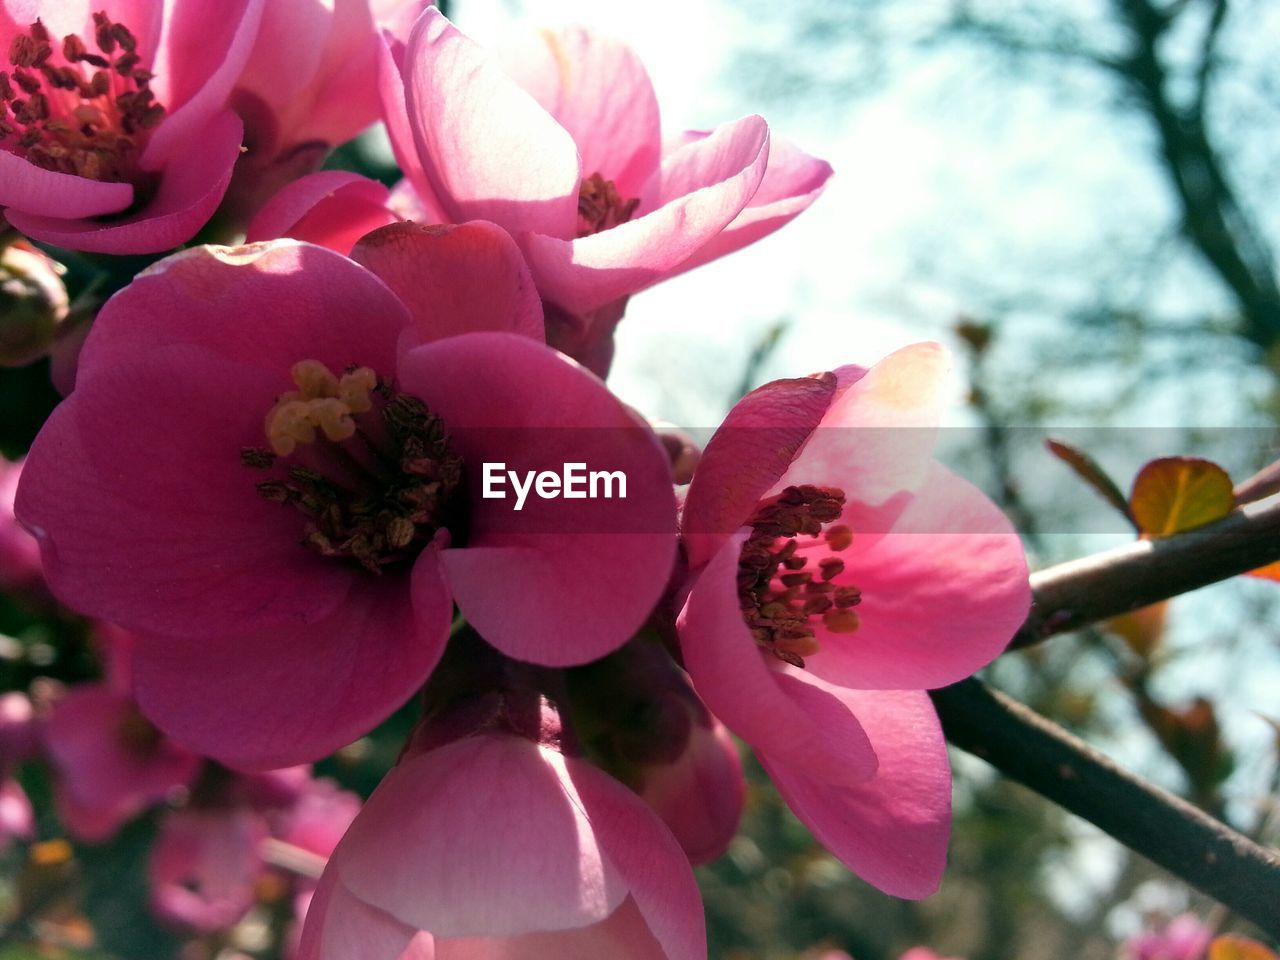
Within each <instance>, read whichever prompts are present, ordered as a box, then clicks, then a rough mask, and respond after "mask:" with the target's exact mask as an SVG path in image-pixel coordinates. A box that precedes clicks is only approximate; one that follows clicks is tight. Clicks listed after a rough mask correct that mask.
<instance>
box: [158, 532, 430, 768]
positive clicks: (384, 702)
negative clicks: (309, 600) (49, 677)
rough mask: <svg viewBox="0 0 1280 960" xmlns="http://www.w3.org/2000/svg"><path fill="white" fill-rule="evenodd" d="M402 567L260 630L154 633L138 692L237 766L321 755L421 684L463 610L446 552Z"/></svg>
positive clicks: (169, 721) (177, 733) (185, 736)
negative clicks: (317, 617) (329, 608)
mask: <svg viewBox="0 0 1280 960" xmlns="http://www.w3.org/2000/svg"><path fill="white" fill-rule="evenodd" d="M408 579H409V578H408V577H406V576H404V575H399V576H396V575H390V574H388V575H384V576H383V577H381V578H377V579H375V578H373V577H362V578H361V579H360V580H358V581H357V582H356V583H355V584H354V586H353V587H352V590H351V593H350V595H349V596H348V597H347V598H346V600H345V602H344V603H343V604H342V605H341V606H340V607H339V608H338V609H337V610H335V611H334V612H333V613H332V614H331V615H330V616H329V617H327V618H325V619H324V620H321V621H318V622H316V623H312V624H309V625H305V626H284V627H279V628H274V629H271V630H268V631H262V632H261V633H256V634H248V635H245V634H240V635H227V636H218V637H213V638H210V637H201V638H198V639H193V640H180V639H176V638H171V637H145V638H143V640H142V643H141V644H140V646H139V649H138V655H137V658H136V661H135V670H136V685H137V696H138V702H139V704H140V705H141V706H142V708H143V710H144V711H145V712H146V714H147V716H149V717H150V718H151V719H152V720H153V721H154V722H155V723H156V725H157V726H159V727H160V728H161V729H163V730H164V731H165V732H167V733H169V734H170V735H171V736H172V737H173V738H174V739H176V740H178V741H180V742H182V743H185V744H187V745H188V746H190V747H191V748H192V749H194V750H196V751H198V752H199V753H202V754H204V755H206V756H211V757H215V758H217V759H218V760H220V761H221V762H223V763H225V764H227V765H228V766H233V767H239V768H245V769H258V770H265V769H269V768H272V767H283V766H288V765H291V764H294V763H303V762H308V761H312V760H318V759H320V758H321V757H324V756H326V755H328V754H330V753H332V752H333V751H334V750H336V749H338V748H339V747H342V746H345V745H346V744H348V743H351V742H352V741H354V740H356V739H357V738H358V737H360V736H361V735H363V734H365V733H367V732H369V731H370V730H372V729H373V728H374V727H375V726H377V725H378V724H379V723H380V722H381V721H382V720H384V719H386V717H387V716H389V715H390V714H391V713H392V712H393V711H395V710H396V709H398V708H399V707H400V706H401V705H402V704H404V702H405V701H406V700H408V699H409V698H410V697H411V696H413V694H414V693H415V692H416V691H417V689H418V688H419V687H421V686H422V684H423V682H424V681H425V680H426V678H427V676H428V675H429V674H430V673H431V670H432V668H433V667H435V665H436V662H437V661H438V660H439V659H440V654H441V653H442V652H443V650H444V644H445V640H446V639H447V637H448V632H449V621H450V618H451V615H452V612H453V607H452V604H451V603H450V601H449V595H448V592H447V591H446V590H445V588H444V584H443V580H442V578H441V576H440V570H439V559H438V553H437V551H435V550H434V549H429V550H427V551H426V552H424V553H423V554H422V555H421V556H420V557H419V558H418V561H417V563H416V565H415V567H414V571H413V574H412V589H411V588H410V584H409V582H408Z"/></svg>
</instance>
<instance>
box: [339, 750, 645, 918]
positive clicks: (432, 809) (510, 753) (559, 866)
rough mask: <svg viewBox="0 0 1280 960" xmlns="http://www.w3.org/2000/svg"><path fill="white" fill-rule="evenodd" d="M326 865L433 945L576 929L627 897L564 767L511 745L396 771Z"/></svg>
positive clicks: (451, 753)
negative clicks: (455, 939) (430, 938)
mask: <svg viewBox="0 0 1280 960" xmlns="http://www.w3.org/2000/svg"><path fill="white" fill-rule="evenodd" d="M593 772H594V771H593ZM596 776H598V777H603V776H604V775H603V774H599V773H596ZM637 802H638V801H637ZM513 810H518V811H519V816H512V815H511V812H512V811H513ZM647 816H650V817H651V816H652V815H651V814H647ZM407 838H412V840H411V842H412V848H411V854H412V855H406V854H407V853H408V852H409V851H407V850H406V841H407ZM330 865H331V869H334V870H336V872H337V875H338V877H339V879H340V881H341V882H342V883H343V884H344V885H345V886H346V887H347V888H348V889H349V890H350V891H351V892H352V893H353V894H355V895H356V896H357V897H359V898H360V899H362V900H364V901H365V902H366V903H369V904H371V905H373V906H375V907H377V908H379V909H382V910H385V911H387V912H388V913H390V914H391V915H392V916H394V917H396V918H397V919H398V920H400V921H402V922H404V923H406V924H408V925H409V926H411V927H416V928H418V929H420V930H427V931H430V932H431V933H432V934H433V935H434V936H436V937H466V936H480V935H483V936H512V935H517V934H522V933H528V932H531V931H535V930H560V929H564V928H574V927H581V926H584V925H586V924H589V923H594V922H596V921H598V920H601V919H603V918H605V917H607V916H608V915H609V914H610V913H612V912H613V911H614V910H615V909H616V908H617V907H618V905H619V904H620V903H621V902H622V901H623V899H624V898H625V897H626V895H627V885H626V883H625V881H624V879H623V877H622V875H621V874H620V873H619V871H618V869H617V867H615V866H614V864H613V862H612V861H611V859H610V858H608V857H606V856H605V855H604V854H603V853H602V851H601V850H600V849H599V847H598V846H597V843H596V840H595V837H594V833H593V823H592V820H591V819H590V817H589V813H588V812H587V811H586V810H584V808H583V805H582V798H581V797H580V796H579V790H578V789H577V788H576V787H575V786H574V783H573V781H572V780H571V779H570V776H569V772H568V770H567V769H566V761H565V759H564V758H563V757H561V756H560V755H559V754H557V753H555V752H553V751H551V750H548V749H544V748H539V747H538V746H537V745H536V744H534V743H532V742H530V741H527V740H523V739H519V738H516V737H511V736H492V735H482V736H478V737H472V738H469V739H466V740H461V741H458V742H456V743H453V744H450V745H449V746H447V747H442V748H440V749H438V750H433V751H431V752H429V753H426V754H421V755H418V756H415V757H411V758H408V759H406V760H403V761H401V763H400V765H399V766H397V767H396V768H395V769H393V770H392V771H391V773H389V774H388V775H387V777H386V779H385V780H383V782H382V784H381V785H380V786H379V787H378V789H377V790H376V791H374V794H373V796H371V797H370V798H369V800H368V801H367V802H366V803H365V806H364V809H363V810H362V811H361V813H360V816H359V817H357V818H356V821H355V823H353V824H352V825H351V829H350V830H349V831H348V832H347V835H346V837H345V838H344V839H343V840H342V842H341V843H340V844H339V845H338V849H337V850H336V851H335V852H334V854H333V857H332V858H331V860H330Z"/></svg>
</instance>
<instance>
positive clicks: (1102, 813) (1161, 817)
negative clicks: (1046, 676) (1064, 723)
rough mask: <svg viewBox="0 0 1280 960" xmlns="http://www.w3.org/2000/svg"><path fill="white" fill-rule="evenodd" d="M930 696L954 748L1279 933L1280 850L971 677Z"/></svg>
mask: <svg viewBox="0 0 1280 960" xmlns="http://www.w3.org/2000/svg"><path fill="white" fill-rule="evenodd" d="M930 696H931V697H932V698H933V703H934V706H935V707H936V708H937V710H938V716H939V718H941V720H942V727H943V730H944V731H945V732H946V735H947V739H948V740H949V741H951V743H953V744H954V745H955V746H957V747H959V748H961V749H962V750H966V751H968V752H969V753H972V754H973V755H974V756H977V757H981V758H982V759H983V760H986V761H987V762H988V763H990V764H991V765H992V766H993V767H995V768H996V769H997V770H999V771H1000V772H1001V773H1003V774H1005V775H1006V776H1008V777H1010V778H1011V779H1013V780H1016V781H1018V782H1019V783H1021V784H1023V785H1025V786H1027V787H1030V788H1031V789H1032V790H1035V791H1036V792H1037V793H1039V794H1041V795H1042V796H1044V797H1047V798H1048V799H1050V800H1052V801H1053V802H1054V803H1056V804H1058V805H1060V806H1061V807H1063V808H1064V809H1066V810H1069V811H1070V812H1071V813H1074V814H1075V815H1076V816H1078V817H1082V818H1084V819H1085V820H1088V821H1089V822H1090V823H1092V824H1094V825H1095V826H1097V827H1099V828H1101V829H1102V830H1104V831H1106V832H1107V833H1108V834H1110V835H1111V836H1113V837H1115V838H1116V839H1117V840H1119V841H1120V842H1121V843H1123V844H1125V845H1126V846H1127V847H1129V848H1130V849H1132V850H1134V851H1135V852H1137V853H1140V854H1142V856H1144V857H1146V858H1147V859H1148V860H1151V861H1152V862H1153V863H1156V864H1158V865H1160V866H1161V867H1164V868H1165V869H1166V870H1169V871H1171V872H1172V873H1174V874H1175V875H1176V876H1178V877H1180V878H1181V879H1183V880H1185V881H1186V882H1187V883H1189V884H1191V885H1192V886H1194V887H1196V888H1197V889H1199V890H1201V891H1203V892H1204V893H1206V894H1208V895H1209V896H1211V897H1213V898H1214V899H1216V900H1218V901H1219V902H1221V903H1223V904H1225V905H1226V906H1228V907H1230V908H1231V909H1232V910H1234V911H1235V912H1236V913H1238V914H1239V915H1240V916H1242V917H1245V918H1246V919H1248V920H1251V921H1253V922H1254V923H1255V924H1257V925H1258V926H1259V927H1260V928H1261V929H1262V930H1264V931H1266V932H1267V933H1268V934H1270V935H1271V936H1280V911H1277V909H1276V905H1277V904H1280V856H1277V855H1276V854H1275V853H1274V852H1273V851H1270V850H1266V849H1264V848H1263V847H1260V846H1258V844H1256V843H1254V842H1253V841H1252V840H1250V839H1248V838H1247V837H1245V836H1244V835H1242V834H1239V833H1237V832H1236V831H1234V830H1232V829H1231V828H1230V827H1228V826H1226V825H1225V824H1223V823H1220V822H1218V821H1217V820H1215V819H1213V818H1212V817H1211V816H1209V815H1208V814H1207V813H1204V812H1203V811H1202V810H1199V809H1197V808H1196V807H1194V806H1192V805H1191V804H1190V803H1188V802H1187V801H1185V800H1183V799H1181V798H1179V797H1175V796H1174V795H1173V794H1171V793H1169V792H1167V791H1165V790H1161V789H1160V788H1159V787H1157V786H1154V785H1153V784H1150V783H1147V782H1146V781H1144V780H1142V779H1140V778H1139V777H1136V776H1134V775H1133V774H1131V773H1129V772H1127V771H1126V770H1123V769H1122V768H1120V767H1119V766H1117V765H1116V764H1115V763H1114V762H1113V761H1112V760H1110V759H1109V758H1107V757H1106V756H1104V755H1103V754H1101V753H1099V752H1098V751H1097V750H1095V749H1094V748H1093V747H1091V746H1089V745H1088V744H1087V743H1085V742H1084V741H1083V740H1081V739H1079V738H1078V737H1076V736H1074V735H1072V734H1070V733H1068V732H1067V731H1066V730H1063V729H1062V728H1061V727H1059V726H1057V725H1056V724H1054V723H1052V722H1050V721H1049V720H1046V719H1045V718H1044V717H1042V716H1040V715H1039V714H1037V713H1036V712H1035V711H1033V710H1031V709H1029V708H1027V707H1024V706H1023V705H1022V704H1020V703H1018V702H1016V701H1014V700H1012V699H1010V698H1009V697H1006V696H1005V695H1004V694H1002V693H999V692H997V691H994V690H991V689H990V688H988V687H987V686H986V685H984V684H983V683H982V682H981V681H980V680H976V679H969V680H962V681H961V682H960V683H957V684H955V685H954V686H950V687H946V688H944V689H942V690H934V691H932V692H931V693H930Z"/></svg>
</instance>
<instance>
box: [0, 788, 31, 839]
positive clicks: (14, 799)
mask: <svg viewBox="0 0 1280 960" xmlns="http://www.w3.org/2000/svg"><path fill="white" fill-rule="evenodd" d="M35 833H36V815H35V810H34V809H32V806H31V801H30V800H29V799H28V798H27V794H26V792H25V791H24V790H23V789H22V785H21V784H19V783H18V781H17V780H15V779H13V778H12V777H3V778H0V851H2V850H4V849H5V848H6V847H8V845H9V843H10V842H11V841H13V840H30V839H31V838H32V837H34V836H35Z"/></svg>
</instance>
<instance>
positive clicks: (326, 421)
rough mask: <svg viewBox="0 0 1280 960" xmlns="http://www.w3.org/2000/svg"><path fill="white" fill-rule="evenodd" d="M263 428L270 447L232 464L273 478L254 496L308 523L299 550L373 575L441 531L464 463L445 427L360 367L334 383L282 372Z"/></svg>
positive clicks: (324, 370) (308, 364)
mask: <svg viewBox="0 0 1280 960" xmlns="http://www.w3.org/2000/svg"><path fill="white" fill-rule="evenodd" d="M290 372H291V375H292V377H293V382H294V384H295V385H296V386H297V389H296V390H291V391H289V392H288V393H284V394H281V395H280V396H279V397H278V398H277V400H276V403H275V406H273V407H272V408H271V410H270V411H268V413H267V415H266V418H265V420H264V423H263V427H264V430H265V432H266V436H267V443H268V445H269V448H257V447H249V448H246V449H244V450H242V451H241V452H240V460H241V462H242V463H243V464H244V465H245V466H246V467H249V468H251V469H254V470H272V471H274V475H273V476H272V477H271V478H270V479H266V480H261V481H259V482H258V485H257V488H258V493H259V494H260V495H261V496H263V497H264V498H266V499H267V500H270V501H272V502H273V503H281V504H285V505H287V506H291V507H293V508H295V509H296V510H298V511H299V512H301V513H302V515H303V516H304V517H306V526H305V528H304V532H303V537H302V544H303V546H305V547H307V548H308V549H310V550H313V551H314V552H316V553H318V554H320V555H321V556H323V557H334V558H338V559H345V560H350V561H353V562H355V563H357V564H359V565H360V566H361V567H363V568H364V569H365V570H368V571H369V572H371V573H375V574H378V573H382V571H383V570H384V569H386V568H387V567H390V566H394V565H398V564H404V563H408V562H411V561H412V559H413V558H414V557H415V556H417V554H418V553H419V552H420V551H421V550H422V548H423V547H424V546H426V545H427V544H428V543H430V542H431V539H432V537H434V536H435V533H436V531H437V530H439V529H441V528H442V527H447V526H449V522H448V521H449V520H450V519H451V517H452V514H453V512H454V507H455V506H456V503H455V497H454V493H455V492H456V491H457V490H458V487H459V486H460V484H461V480H462V460H461V458H460V457H458V456H457V455H456V454H454V453H453V451H452V450H451V448H450V445H449V437H448V434H447V433H446V431H445V427H444V423H443V421H441V419H440V418H439V417H438V416H436V415H435V414H433V413H431V412H430V411H429V410H428V409H427V406H426V404H424V403H423V402H422V401H421V400H419V399H417V398H416V397H411V396H408V395H407V394H402V393H397V392H396V391H395V389H394V388H393V387H392V386H391V385H390V384H389V383H387V382H385V381H382V380H379V378H378V376H377V374H376V373H374V371H373V370H371V369H369V368H368V367H349V368H348V369H347V370H346V371H345V372H344V373H343V374H342V376H340V377H339V376H336V375H335V374H333V373H332V372H331V371H330V370H329V368H328V367H326V366H325V365H324V364H323V363H320V362H319V361H317V360H302V361H300V362H298V363H295V364H294V365H293V369H292V370H291V371H290Z"/></svg>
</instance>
